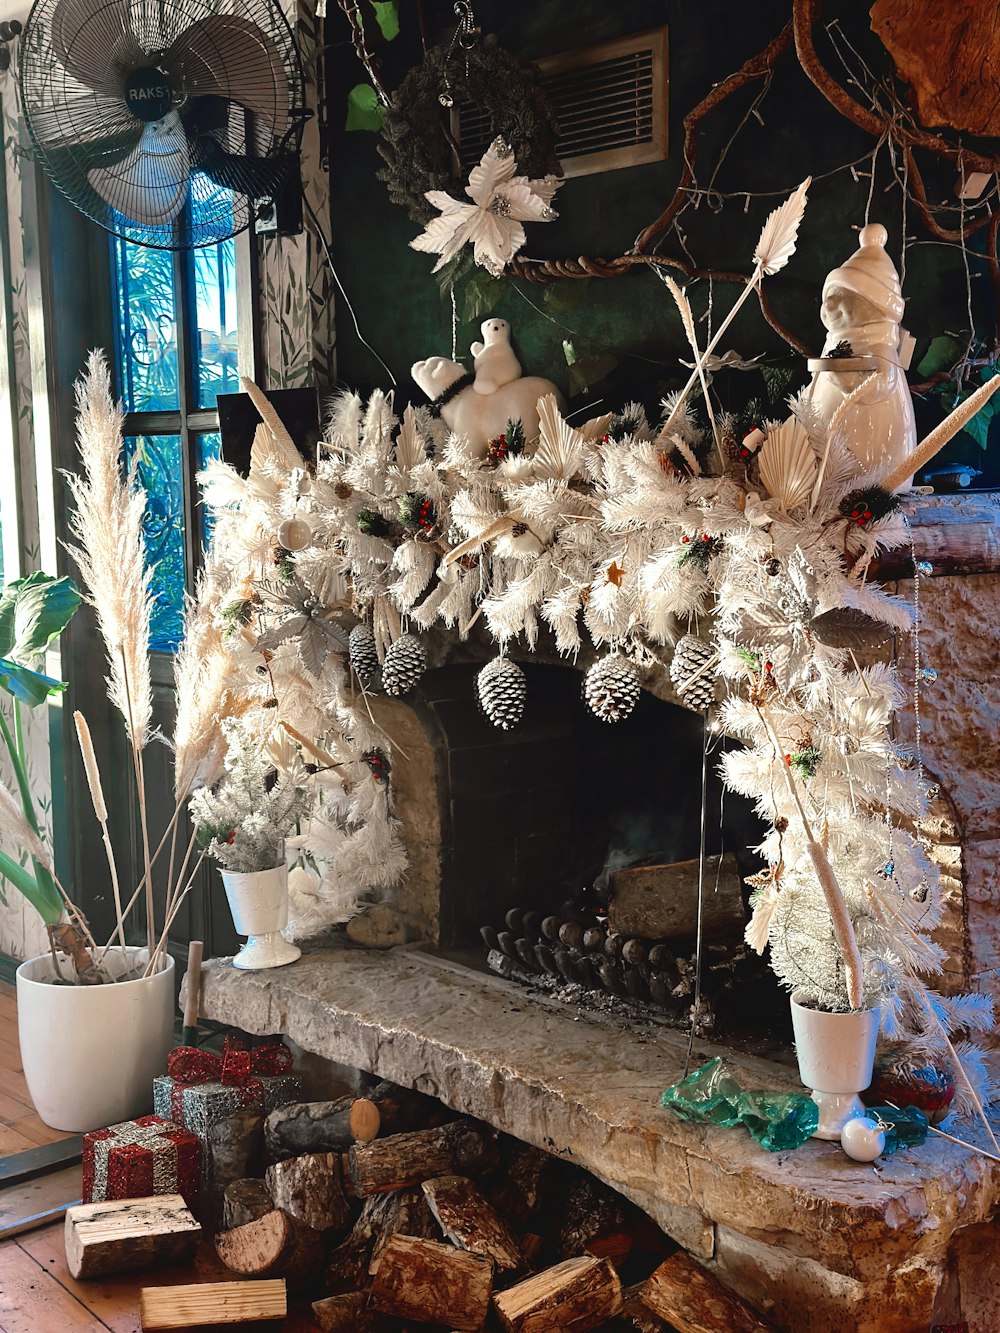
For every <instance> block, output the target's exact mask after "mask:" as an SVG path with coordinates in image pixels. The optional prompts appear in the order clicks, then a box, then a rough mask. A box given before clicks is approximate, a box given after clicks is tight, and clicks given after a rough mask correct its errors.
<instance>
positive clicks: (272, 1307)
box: [139, 1279, 288, 1333]
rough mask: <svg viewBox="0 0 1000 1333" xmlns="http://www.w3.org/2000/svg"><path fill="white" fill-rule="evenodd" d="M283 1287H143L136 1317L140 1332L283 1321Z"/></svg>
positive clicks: (209, 1284)
mask: <svg viewBox="0 0 1000 1333" xmlns="http://www.w3.org/2000/svg"><path fill="white" fill-rule="evenodd" d="M287 1313H288V1299H287V1296H286V1294H285V1284H284V1282H282V1281H281V1280H280V1279H278V1280H277V1281H272V1282H198V1283H193V1284H192V1285H190V1286H184V1287H143V1288H142V1290H141V1291H140V1293H139V1317H140V1319H141V1320H142V1327H143V1329H144V1330H147V1333H148V1330H151V1329H160V1328H202V1327H209V1328H214V1327H217V1326H219V1325H222V1324H229V1325H230V1326H233V1325H238V1326H240V1327H242V1325H244V1324H257V1323H261V1322H262V1321H263V1320H265V1319H284V1317H285V1315H286V1314H287Z"/></svg>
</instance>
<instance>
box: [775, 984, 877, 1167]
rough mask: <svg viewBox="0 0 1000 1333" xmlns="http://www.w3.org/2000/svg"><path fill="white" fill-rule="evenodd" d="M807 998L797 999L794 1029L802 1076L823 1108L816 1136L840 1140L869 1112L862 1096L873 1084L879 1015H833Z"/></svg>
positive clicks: (867, 1012) (858, 1012)
mask: <svg viewBox="0 0 1000 1333" xmlns="http://www.w3.org/2000/svg"><path fill="white" fill-rule="evenodd" d="M804 1000H805V996H804V995H803V993H802V992H801V991H796V992H795V994H794V995H793V996H792V1000H791V1004H792V1030H793V1032H794V1034H795V1054H796V1056H797V1057H798V1061H799V1077H800V1078H801V1079H802V1082H803V1083H804V1084H805V1086H806V1087H807V1088H808V1089H809V1090H810V1092H811V1093H812V1099H813V1101H814V1102H815V1103H816V1105H817V1106H818V1107H819V1124H818V1125H817V1127H816V1130H815V1132H814V1133H813V1138H814V1139H837V1140H838V1141H839V1139H840V1133H841V1130H842V1129H843V1128H844V1126H845V1125H846V1124H847V1122H848V1121H849V1120H853V1119H854V1117H855V1116H860V1115H864V1113H865V1108H864V1106H863V1104H862V1102H861V1098H860V1097H859V1096H858V1093H859V1092H864V1090H865V1088H867V1087H868V1086H869V1084H870V1083H871V1081H872V1068H873V1066H874V1063H875V1041H876V1038H877V1037H878V1025H879V1015H880V1011H879V1010H878V1009H859V1010H854V1011H852V1012H850V1013H845V1014H830V1013H825V1012H823V1011H822V1010H819V1009H811V1008H809V1007H808V1005H806V1004H805V1003H804Z"/></svg>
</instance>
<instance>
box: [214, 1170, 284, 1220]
mask: <svg viewBox="0 0 1000 1333" xmlns="http://www.w3.org/2000/svg"><path fill="white" fill-rule="evenodd" d="M273 1207H274V1202H273V1201H272V1199H271V1196H270V1194H269V1193H268V1190H267V1186H266V1185H265V1184H264V1182H263V1181H262V1180H234V1181H233V1182H232V1183H231V1184H229V1185H227V1186H226V1192H225V1194H224V1195H223V1196H222V1229H223V1231H232V1229H233V1228H234V1227H241V1226H244V1225H245V1224H246V1223H247V1222H256V1221H257V1218H258V1217H263V1216H264V1214H265V1213H269V1212H270V1211H271V1210H272V1208H273Z"/></svg>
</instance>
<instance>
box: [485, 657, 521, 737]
mask: <svg viewBox="0 0 1000 1333" xmlns="http://www.w3.org/2000/svg"><path fill="white" fill-rule="evenodd" d="M476 692H477V693H478V695H479V702H480V704H481V705H482V709H483V712H484V713H485V714H486V716H487V717H488V718H489V720H490V721H491V722H492V723H493V725H494V726H495V727H499V728H500V729H501V731H510V729H511V728H512V727H516V726H517V724H518V723H519V722H520V720H521V714H522V713H523V712H524V700H525V698H526V696H527V693H528V682H527V681H526V680H525V678H524V672H523V671H522V670H521V668H520V667H519V666H518V665H517V663H516V662H512V661H511V660H510V658H509V657H494V659H493V661H492V662H487V664H486V666H484V667H483V669H482V671H480V673H479V675H478V676H477V677H476Z"/></svg>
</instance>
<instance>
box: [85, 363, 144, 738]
mask: <svg viewBox="0 0 1000 1333" xmlns="http://www.w3.org/2000/svg"><path fill="white" fill-rule="evenodd" d="M76 407H77V442H78V448H79V455H80V463H81V465H82V469H83V471H82V475H81V474H79V473H69V474H67V478H66V480H67V483H68V485H69V488H70V492H71V494H72V496H73V499H74V501H75V505H76V510H75V513H74V514H73V515H72V517H71V518H70V522H69V528H70V532H71V533H72V534H73V536H74V537H75V538H76V540H77V542H78V543H79V544H78V545H76V546H70V547H69V548H68V549H69V551H70V552H71V554H72V555H73V557H74V559H75V560H76V562H77V565H78V566H79V569H80V574H81V577H82V579H83V582H84V584H85V585H86V588H87V593H88V598H87V600H88V601H89V602H90V604H91V605H92V606H93V607H94V609H95V611H96V612H97V620H98V624H99V626H100V630H101V636H102V638H103V639H104V646H105V649H106V651H107V655H108V667H109V676H108V695H109V698H110V699H111V702H112V703H113V704H114V706H115V707H116V708H117V709H118V711H119V712H120V713H121V715H122V718H123V720H124V723H125V730H126V732H127V734H128V737H129V740H130V741H131V742H132V744H133V745H135V746H136V748H137V749H140V750H141V749H142V748H143V747H144V746H145V744H146V743H147V741H148V740H149V737H150V726H151V722H152V713H153V689H152V680H151V677H150V669H149V621H150V615H151V613H152V608H153V598H152V594H151V592H150V581H151V579H152V570H151V569H150V568H149V566H148V565H147V564H146V558H145V540H144V533H143V519H144V518H145V514H146V493H145V491H144V490H143V489H142V487H141V486H140V485H139V482H138V471H137V469H138V455H136V456H135V457H134V458H133V460H132V466H131V467H130V468H129V470H128V474H127V475H126V476H125V477H123V476H122V474H121V466H120V464H121V455H122V411H121V408H120V406H119V405H117V404H116V403H115V402H114V399H113V398H112V396H111V376H110V373H109V371H108V365H107V362H106V361H105V359H104V354H103V353H102V352H97V351H95V352H91V353H90V355H89V357H88V358H87V368H86V370H85V371H84V374H83V375H82V376H81V378H80V380H79V381H78V382H77V385H76Z"/></svg>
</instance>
